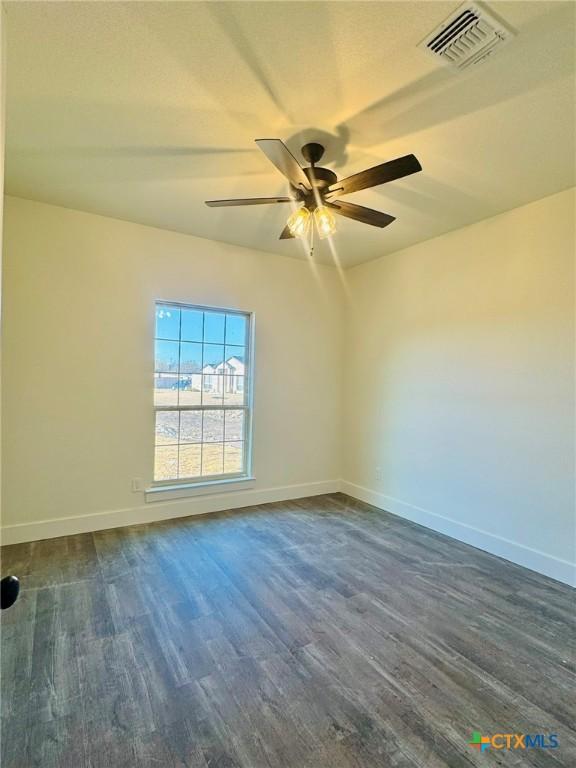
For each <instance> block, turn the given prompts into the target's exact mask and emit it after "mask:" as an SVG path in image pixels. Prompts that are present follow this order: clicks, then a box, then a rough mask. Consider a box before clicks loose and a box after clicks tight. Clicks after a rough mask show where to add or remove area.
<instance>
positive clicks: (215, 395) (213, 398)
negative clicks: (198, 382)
mask: <svg viewBox="0 0 576 768" xmlns="http://www.w3.org/2000/svg"><path fill="white" fill-rule="evenodd" d="M223 394H224V377H223V376H220V375H216V374H215V373H208V374H204V375H203V376H202V405H222V399H223Z"/></svg>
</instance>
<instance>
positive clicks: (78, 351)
mask: <svg viewBox="0 0 576 768" xmlns="http://www.w3.org/2000/svg"><path fill="white" fill-rule="evenodd" d="M4 223H5V245H6V248H5V272H4V279H5V284H4V329H3V330H4V338H3V345H4V371H5V372H4V393H3V402H4V409H3V413H4V425H3V427H4V429H3V434H4V457H3V466H4V493H3V498H4V505H5V506H4V519H3V524H4V525H5V526H10V525H22V524H26V523H34V524H35V523H36V521H42V520H53V519H54V518H64V519H65V520H70V519H72V518H76V516H78V515H91V514H94V513H107V512H110V513H113V514H112V517H111V518H110V519H109V520H108V519H101V521H100V522H99V523H98V525H100V526H101V527H106V526H107V525H114V524H122V523H125V522H130V521H132V520H134V521H137V520H140V519H154V518H155V517H156V516H158V517H162V516H164V517H170V516H174V515H176V514H187V513H189V512H191V511H195V510H197V511H206V509H209V508H213V507H211V506H210V504H208V506H206V505H204V507H202V506H201V504H200V507H201V508H198V504H199V503H200V502H198V501H197V500H192V501H183V502H177V503H182V504H186V505H188V506H182V507H179V508H178V509H177V508H176V507H175V505H174V504H172V505H171V504H170V503H168V505H167V507H166V508H165V509H163V510H160V507H161V506H162V505H161V504H160V505H159V504H148V505H145V503H144V500H143V495H142V494H140V493H136V494H135V493H132V492H131V479H132V478H135V477H141V478H143V479H144V481H145V482H146V483H147V482H149V481H150V480H151V477H152V444H153V414H152V408H151V396H152V395H151V381H152V365H153V355H152V343H151V339H152V333H153V302H154V299H156V298H162V299H173V300H180V301H190V302H197V303H201V304H212V305H216V306H224V307H236V308H239V309H245V310H253V311H255V312H256V336H257V342H256V355H257V367H256V398H255V400H256V412H255V474H256V476H257V488H256V490H257V491H258V490H263V492H264V495H263V496H261V497H256V502H257V501H258V498H261V499H262V500H267V496H266V493H265V491H266V489H275V488H283V489H284V496H285V497H286V498H288V497H290V496H291V495H298V493H299V490H301V491H302V492H304V493H305V492H308V491H309V490H310V489H312V490H314V488H316V489H317V490H318V492H320V491H321V490H322V489H324V488H325V487H326V486H325V485H324V481H328V483H330V481H337V480H338V479H339V478H343V479H344V484H343V488H344V489H345V490H346V491H348V492H350V493H352V494H353V495H356V496H358V497H360V498H364V499H365V500H367V501H370V502H371V503H374V504H376V505H378V506H381V507H383V508H385V509H388V510H390V511H392V512H395V513H397V514H400V515H402V516H404V517H407V518H410V519H412V520H415V521H417V522H421V523H423V524H425V525H428V526H430V527H431V528H435V529H436V530H440V531H443V532H445V533H447V534H449V535H452V536H454V537H456V538H459V539H462V540H464V541H468V542H470V543H472V544H475V545H476V546H479V547H481V548H484V549H487V550H489V551H492V552H494V553H496V554H500V555H502V556H504V557H508V558H509V559H511V560H514V561H516V562H519V563H521V564H524V565H527V566H529V567H532V568H534V569H536V570H541V571H543V572H545V573H549V574H550V575H553V576H555V577H556V578H561V579H564V580H567V581H570V580H571V579H572V578H573V577H572V576H571V575H570V574H571V571H570V566H569V563H570V562H571V561H572V562H573V560H574V538H575V523H574V306H573V289H574V283H573V272H574V191H568V192H563V193H561V194H558V195H555V196H552V197H549V198H546V199H544V200H541V201H539V202H536V203H532V204H530V205H527V206H525V207H523V208H518V209H516V210H513V211H510V212H509V213H506V214H503V215H501V216H498V217H495V218H493V219H489V220H485V221H482V222H480V223H478V224H475V225H473V226H470V227H467V228H465V229H462V230H459V231H456V232H453V233H451V234H448V235H444V236H442V237H440V238H437V239H435V240H430V241H428V242H425V243H421V244H420V245H417V246H414V247H412V248H410V249H407V250H404V251H401V252H398V253H396V254H393V255H391V256H386V257H384V258H382V259H380V260H378V261H376V262H370V263H368V264H365V265H362V266H359V267H356V268H354V269H352V270H350V271H348V272H347V273H346V279H347V282H348V285H347V290H346V292H344V291H341V285H340V281H339V277H338V274H337V272H336V270H334V269H331V268H329V267H319V268H318V269H317V270H315V271H313V270H311V268H310V267H309V266H308V265H307V264H306V263H305V262H302V261H299V260H295V259H290V258H282V257H279V256H275V255H269V254H265V253H262V252H255V251H250V250H247V249H243V248H238V247H234V246H228V245H224V244H221V243H216V242H212V241H209V240H202V239H198V238H194V237H191V236H187V235H181V234H176V233H171V232H166V231H162V230H158V229H153V228H149V227H143V226H140V225H136V224H130V223H127V222H121V221H115V220H112V219H106V218H103V217H99V216H94V215H91V214H86V213H80V212H77V211H69V210H65V209H63V208H58V207H54V206H49V205H44V204H41V203H34V202H29V201H24V200H19V199H16V198H8V199H7V207H6V216H5V222H4ZM345 295H346V296H347V297H348V298H347V299H346V301H345V299H344V297H345ZM341 372H343V373H342V375H343V382H342V384H343V386H341ZM343 412H344V414H345V424H343V423H341V414H342V413H343ZM331 487H333V488H335V487H337V486H336V482H334V483H333V484H332V486H331ZM281 495H282V494H281ZM229 498H230V497H229V496H227V497H226V499H225V500H223V501H219V502H218V503H219V504H220V508H225V507H226V505H227V503H228V500H229ZM243 498H245V497H244V496H242V493H241V494H240V496H238V494H237V495H236V496H235V497H234V504H231V506H238V505H239V504H241V503H242V500H243ZM256 502H255V497H254V496H253V495H252V496H249V497H246V503H256ZM207 503H208V502H207ZM116 510H120V511H123V513H122V514H120V515H119V516H118V515H116V516H114V513H115V511H116ZM145 510H147V511H145ZM94 525H96V524H95V523H94V522H93V521H92V520H91V519H88V520H87V522H86V523H85V525H84V527H85V529H90V528H92V527H93V526H94ZM80 528H82V526H81V525H80ZM69 530H70V528H69V527H66V526H64V527H61V528H59V527H58V526H56V527H54V526H48V527H47V528H35V527H32V528H31V529H30V530H28V529H27V530H26V531H24V533H21V534H20V533H19V534H17V536H16V538H18V537H21V538H25V537H27V536H28V537H30V536H32V537H34V536H36V537H38V536H41V535H58V531H61V532H69ZM11 540H13V539H11Z"/></svg>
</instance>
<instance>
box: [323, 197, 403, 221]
mask: <svg viewBox="0 0 576 768" xmlns="http://www.w3.org/2000/svg"><path fill="white" fill-rule="evenodd" d="M328 207H329V208H331V209H332V210H333V211H334V213H339V214H340V215H341V216H347V217H348V218H349V219H354V220H355V221H361V222H362V224H371V225H372V226H373V227H387V226H388V224H392V222H393V221H396V218H395V217H394V216H390V214H388V213H382V212H381V211H374V210H373V209H372V208H364V206H363V205H354V203H345V202H344V201H343V200H338V202H336V203H328Z"/></svg>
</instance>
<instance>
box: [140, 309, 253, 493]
mask: <svg viewBox="0 0 576 768" xmlns="http://www.w3.org/2000/svg"><path fill="white" fill-rule="evenodd" d="M159 305H169V306H173V307H178V308H179V309H190V310H195V311H197V312H218V313H220V314H225V315H241V316H242V317H245V318H246V320H247V325H248V328H247V332H246V351H245V354H246V363H245V373H244V386H245V388H246V387H247V389H248V393H247V397H246V398H245V401H244V403H243V404H242V405H238V404H237V403H234V404H231V405H224V404H223V405H221V406H219V405H213V404H210V405H205V406H204V405H180V404H179V405H174V406H165V405H156V403H155V402H154V399H153V415H154V433H153V435H154V439H153V442H152V447H153V454H152V462H153V467H154V451H155V448H156V433H155V429H156V426H155V425H156V414H157V413H158V412H176V413H180V412H182V411H200V412H202V411H227V410H232V411H239V410H243V411H244V440H243V443H244V454H243V465H244V471H243V472H233V473H232V472H227V473H223V474H220V475H201V476H199V477H185V478H184V477H183V478H172V479H169V480H155V479H153V481H152V483H151V486H150V488H148V489H146V493H147V494H158V498H159V500H160V498H164V496H163V492H164V491H171V490H172V491H176V492H186V491H187V489H190V490H195V491H197V492H198V491H200V489H202V488H206V489H207V490H210V489H211V488H215V487H217V486H225V487H226V488H227V489H228V488H229V489H230V490H232V489H233V488H234V487H235V484H238V483H239V484H244V483H245V482H246V481H253V480H254V477H253V474H252V427H253V421H254V419H253V410H254V326H255V314H254V312H249V311H246V310H241V309H232V308H226V307H216V306H208V305H205V304H192V303H188V302H182V301H172V300H170V299H155V300H154V325H153V328H154V334H153V349H155V343H156V339H157V337H156V311H157V309H158V306H159ZM153 375H154V377H155V376H156V355H155V352H154V374H153ZM179 379H180V373H178V381H179ZM202 387H203V382H202V383H201V391H202ZM152 392H153V398H154V386H153V388H152ZM152 476H153V477H154V471H153V472H152ZM171 495H172V494H171Z"/></svg>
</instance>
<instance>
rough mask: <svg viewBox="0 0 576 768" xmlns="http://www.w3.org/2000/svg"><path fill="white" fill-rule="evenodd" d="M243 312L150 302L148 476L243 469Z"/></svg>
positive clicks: (246, 336)
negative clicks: (152, 427) (152, 434)
mask: <svg viewBox="0 0 576 768" xmlns="http://www.w3.org/2000/svg"><path fill="white" fill-rule="evenodd" d="M249 344H250V315H248V314H245V313H242V312H233V311H229V310H217V309H205V308H203V307H195V306H187V305H183V304H170V303H165V302H158V303H157V304H156V338H155V369H154V370H155V373H154V407H155V411H156V440H155V458H154V480H155V481H156V482H161V481H167V480H199V479H202V478H208V479H214V478H216V477H224V476H226V477H233V476H242V475H246V474H247V468H248V435H249V423H250V411H249V400H248V390H249V383H250V371H249V364H250V349H249Z"/></svg>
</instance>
